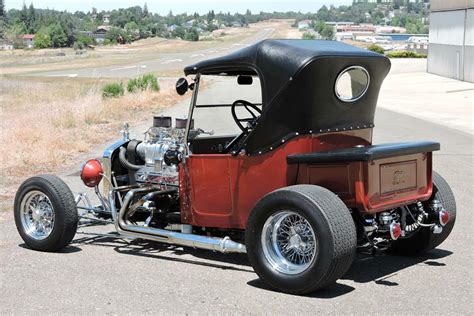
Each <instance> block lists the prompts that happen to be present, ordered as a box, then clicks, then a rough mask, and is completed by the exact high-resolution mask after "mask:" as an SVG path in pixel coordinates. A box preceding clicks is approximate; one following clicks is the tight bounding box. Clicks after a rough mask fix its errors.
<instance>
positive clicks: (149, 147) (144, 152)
mask: <svg viewBox="0 0 474 316" xmlns="http://www.w3.org/2000/svg"><path fill="white" fill-rule="evenodd" d="M186 125H187V119H180V118H176V120H175V126H174V127H173V126H172V118H171V117H170V116H155V117H154V118H153V126H152V127H150V128H149V129H148V130H147V131H146V132H145V139H144V141H137V140H132V141H130V142H129V143H128V145H127V148H123V149H121V155H120V161H121V163H122V165H123V166H124V167H126V168H127V169H129V170H131V171H132V174H133V178H134V179H133V180H134V181H135V182H138V183H153V184H158V183H167V184H174V185H178V164H179V163H180V162H181V160H182V156H183V153H184V146H185V131H186ZM192 125H193V124H192V123H191V129H193V126H192Z"/></svg>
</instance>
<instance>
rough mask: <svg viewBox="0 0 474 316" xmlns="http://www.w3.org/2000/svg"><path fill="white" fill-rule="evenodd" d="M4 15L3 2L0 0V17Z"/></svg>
mask: <svg viewBox="0 0 474 316" xmlns="http://www.w3.org/2000/svg"><path fill="white" fill-rule="evenodd" d="M4 16H5V4H4V3H3V0H0V19H2V18H3V17H4Z"/></svg>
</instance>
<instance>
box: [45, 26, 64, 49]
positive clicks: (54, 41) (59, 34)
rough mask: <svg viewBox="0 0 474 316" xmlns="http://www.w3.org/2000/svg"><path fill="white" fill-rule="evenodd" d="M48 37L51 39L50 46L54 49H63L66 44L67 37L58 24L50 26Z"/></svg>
mask: <svg viewBox="0 0 474 316" xmlns="http://www.w3.org/2000/svg"><path fill="white" fill-rule="evenodd" d="M49 37H50V38H51V46H52V47H54V48H57V47H64V46H66V45H67V43H68V39H67V35H66V33H65V32H64V30H63V28H62V26H61V25H60V24H59V23H55V24H52V25H51V26H50V27H49Z"/></svg>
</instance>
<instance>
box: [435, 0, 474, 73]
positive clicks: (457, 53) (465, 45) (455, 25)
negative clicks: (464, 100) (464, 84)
mask: <svg viewBox="0 0 474 316" xmlns="http://www.w3.org/2000/svg"><path fill="white" fill-rule="evenodd" d="M432 4H433V3H432ZM473 23H474V9H459V10H451V11H439V12H431V16H430V34H429V37H430V45H429V51H428V72H430V73H433V74H437V75H441V76H445V77H450V78H454V79H458V80H465V81H469V82H474V74H473V72H474V71H473V70H474V68H473V64H474V45H473V42H474V34H473V33H474V24H473Z"/></svg>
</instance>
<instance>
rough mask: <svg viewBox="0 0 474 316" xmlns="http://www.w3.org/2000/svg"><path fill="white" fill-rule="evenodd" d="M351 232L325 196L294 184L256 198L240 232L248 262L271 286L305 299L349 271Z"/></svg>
mask: <svg viewBox="0 0 474 316" xmlns="http://www.w3.org/2000/svg"><path fill="white" fill-rule="evenodd" d="M356 240H357V236H356V228H355V224H354V221H353V219H352V216H351V214H350V212H349V210H348V208H347V207H346V205H345V204H344V203H343V202H342V201H341V200H340V199H339V198H338V197H337V196H336V195H335V194H334V193H332V192H331V191H329V190H327V189H325V188H322V187H319V186H314V185H295V186H290V187H286V188H283V189H280V190H276V191H274V192H272V193H269V194H267V195H266V196H265V197H264V198H262V199H261V200H260V201H259V202H258V203H257V205H256V206H255V207H254V209H253V210H252V212H251V214H250V216H249V219H248V224H247V229H246V232H245V243H246V247H247V254H248V257H249V261H250V263H251V264H252V266H253V268H254V270H255V272H256V273H257V274H258V276H259V277H260V278H261V279H262V280H263V281H264V282H265V283H267V284H268V285H270V286H271V287H273V288H275V289H278V290H280V291H283V292H287V293H292V294H306V293H309V292H313V291H315V290H318V289H320V288H323V287H326V286H328V285H330V284H331V283H334V282H335V281H336V280H337V279H339V278H340V277H342V276H343V275H344V273H346V271H347V270H348V269H349V268H350V266H351V264H352V262H353V260H354V257H355V249H356Z"/></svg>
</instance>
